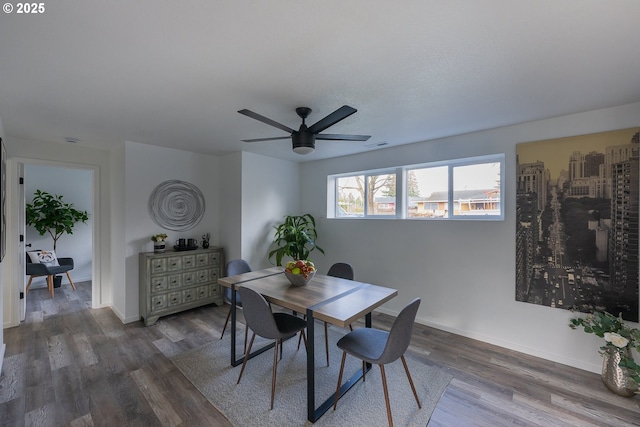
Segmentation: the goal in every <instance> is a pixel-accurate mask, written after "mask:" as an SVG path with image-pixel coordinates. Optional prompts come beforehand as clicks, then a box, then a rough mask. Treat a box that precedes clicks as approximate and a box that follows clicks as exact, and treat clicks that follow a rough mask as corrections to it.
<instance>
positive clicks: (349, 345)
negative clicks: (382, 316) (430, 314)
mask: <svg viewBox="0 0 640 427" xmlns="http://www.w3.org/2000/svg"><path fill="white" fill-rule="evenodd" d="M419 306H420V298H416V299H414V300H413V301H411V302H410V303H409V304H407V306H406V307H405V308H403V309H402V311H401V312H400V314H399V315H398V317H397V318H396V320H395V321H394V322H393V325H391V330H390V331H389V332H387V331H383V330H380V329H374V328H360V329H356V330H355V331H353V332H349V333H348V334H347V335H345V336H344V337H342V338H340V340H339V341H338V343H337V345H338V347H339V348H340V349H342V364H341V365H340V374H339V376H338V387H337V388H336V396H335V402H334V404H333V410H334V411H335V409H336V408H337V406H338V398H339V397H340V385H341V384H342V373H343V371H344V362H345V360H346V358H347V353H349V354H350V355H352V356H354V357H357V358H358V359H360V360H362V380H363V381H364V380H365V373H366V365H365V364H366V363H371V364H375V365H378V366H380V373H381V375H382V387H383V390H384V400H385V403H386V405H387V420H388V421H389V426H390V427H393V419H392V417H391V405H390V403H389V391H388V389H387V377H386V375H385V371H384V365H386V364H388V363H391V362H394V361H396V360H397V359H398V358H400V359H402V365H403V366H404V370H405V372H406V373H407V378H408V379H409V384H410V385H411V390H412V391H413V396H414V397H415V398H416V402H417V403H418V408H420V409H422V406H421V405H420V399H419V398H418V393H417V392H416V388H415V387H414V385H413V380H412V379H411V374H410V373H409V367H408V366H407V361H406V360H405V357H404V353H405V351H407V347H409V343H410V342H411V333H412V331H413V323H414V321H415V319H416V313H417V312H418V307H419Z"/></svg>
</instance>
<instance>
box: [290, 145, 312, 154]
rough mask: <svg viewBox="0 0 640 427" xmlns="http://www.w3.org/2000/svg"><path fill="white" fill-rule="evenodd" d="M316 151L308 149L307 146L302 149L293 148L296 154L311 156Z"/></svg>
mask: <svg viewBox="0 0 640 427" xmlns="http://www.w3.org/2000/svg"><path fill="white" fill-rule="evenodd" d="M314 151H315V148H313V147H306V146H301V147H293V152H294V153H296V154H302V155H304V154H311V153H313V152H314Z"/></svg>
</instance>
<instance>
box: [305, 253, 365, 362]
mask: <svg viewBox="0 0 640 427" xmlns="http://www.w3.org/2000/svg"><path fill="white" fill-rule="evenodd" d="M327 276H332V277H340V278H341V279H347V280H353V267H351V264H347V263H346V262H336V263H335V264H333V265H332V266H331V267H329V271H328V272H327ZM349 330H351V331H353V326H351V325H349ZM300 340H302V337H300V338H298V348H300ZM324 348H325V350H326V354H327V366H329V325H328V324H327V322H324Z"/></svg>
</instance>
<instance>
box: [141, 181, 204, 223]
mask: <svg viewBox="0 0 640 427" xmlns="http://www.w3.org/2000/svg"><path fill="white" fill-rule="evenodd" d="M204 208H205V206H204V196H203V195H202V192H201V191H200V189H199V188H198V187H196V186H195V185H193V184H190V183H188V182H185V181H178V180H169V181H165V182H163V183H161V184H160V185H158V186H157V187H156V188H155V189H154V190H153V192H152V193H151V196H150V197H149V215H150V216H151V219H152V220H153V222H155V223H156V224H158V225H159V226H160V227H163V228H166V229H167V230H173V231H185V230H191V229H192V228H193V227H195V226H196V225H198V223H199V222H200V220H202V217H203V216H204Z"/></svg>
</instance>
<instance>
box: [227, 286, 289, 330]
mask: <svg viewBox="0 0 640 427" xmlns="http://www.w3.org/2000/svg"><path fill="white" fill-rule="evenodd" d="M238 292H239V293H240V298H241V299H242V306H243V309H244V310H243V311H244V318H245V320H246V321H247V325H248V326H249V327H250V328H251V330H252V331H253V332H255V333H256V335H260V336H261V337H263V338H267V339H276V338H282V334H281V333H280V330H279V329H278V325H277V323H276V320H275V318H274V317H273V313H272V312H271V308H270V307H269V303H268V302H267V300H265V299H264V297H263V296H262V295H260V294H259V293H257V292H256V291H254V290H253V289H249V288H245V287H242V286H241V287H240V289H238Z"/></svg>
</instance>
